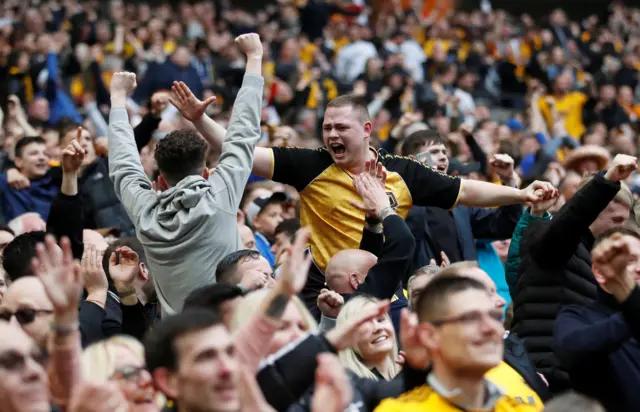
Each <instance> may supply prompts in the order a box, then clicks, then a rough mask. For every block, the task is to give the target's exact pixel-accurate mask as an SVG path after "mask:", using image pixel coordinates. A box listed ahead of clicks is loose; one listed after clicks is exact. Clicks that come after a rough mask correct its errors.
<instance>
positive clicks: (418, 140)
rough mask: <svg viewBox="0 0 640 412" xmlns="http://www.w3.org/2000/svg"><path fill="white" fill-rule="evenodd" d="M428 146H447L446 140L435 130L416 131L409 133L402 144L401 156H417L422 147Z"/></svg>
mask: <svg viewBox="0 0 640 412" xmlns="http://www.w3.org/2000/svg"><path fill="white" fill-rule="evenodd" d="M426 144H428V145H429V146H431V145H436V144H443V145H445V146H447V139H445V138H444V136H442V135H441V134H440V133H438V132H437V131H435V130H432V129H428V130H418V131H417V132H413V133H411V134H410V135H409V136H407V138H406V139H405V140H404V142H403V143H402V152H401V154H402V156H409V155H413V156H415V155H417V154H420V149H421V148H422V146H424V145H426Z"/></svg>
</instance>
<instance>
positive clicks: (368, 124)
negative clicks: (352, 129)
mask: <svg viewBox="0 0 640 412" xmlns="http://www.w3.org/2000/svg"><path fill="white" fill-rule="evenodd" d="M372 131H373V125H372V124H371V122H366V123H365V124H364V132H365V133H366V136H365V137H369V136H371V132H372Z"/></svg>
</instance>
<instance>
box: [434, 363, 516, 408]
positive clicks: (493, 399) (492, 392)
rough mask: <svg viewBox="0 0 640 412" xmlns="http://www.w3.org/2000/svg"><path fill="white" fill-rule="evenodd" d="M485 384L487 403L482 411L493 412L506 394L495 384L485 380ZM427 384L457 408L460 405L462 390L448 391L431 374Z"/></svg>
mask: <svg viewBox="0 0 640 412" xmlns="http://www.w3.org/2000/svg"><path fill="white" fill-rule="evenodd" d="M484 383H485V403H484V405H483V406H482V409H487V410H493V407H494V406H495V404H496V403H497V402H498V400H499V399H500V398H502V397H503V396H504V392H503V391H502V389H501V388H500V387H499V386H497V385H495V384H494V383H493V382H491V381H489V380H487V379H484ZM427 384H428V385H429V386H430V387H431V388H432V389H433V390H434V391H436V392H437V393H438V394H439V395H440V396H442V397H443V398H445V399H446V400H448V401H449V402H451V403H453V404H454V405H457V406H462V405H460V400H461V395H462V390H461V389H460V388H455V389H451V390H449V389H447V388H446V387H445V386H444V385H443V384H442V383H440V381H439V380H438V378H436V376H435V375H434V374H433V372H431V373H430V374H429V376H427Z"/></svg>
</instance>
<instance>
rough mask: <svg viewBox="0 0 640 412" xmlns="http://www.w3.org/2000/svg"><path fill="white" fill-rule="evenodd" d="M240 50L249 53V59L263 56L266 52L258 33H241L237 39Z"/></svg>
mask: <svg viewBox="0 0 640 412" xmlns="http://www.w3.org/2000/svg"><path fill="white" fill-rule="evenodd" d="M235 42H236V44H237V45H238V47H239V48H240V51H241V52H243V53H244V54H246V55H247V58H249V59H255V58H259V59H261V58H262V55H263V53H264V51H263V49H262V42H261V41H260V36H259V35H258V34H257V33H248V34H241V35H240V36H238V37H236V39H235Z"/></svg>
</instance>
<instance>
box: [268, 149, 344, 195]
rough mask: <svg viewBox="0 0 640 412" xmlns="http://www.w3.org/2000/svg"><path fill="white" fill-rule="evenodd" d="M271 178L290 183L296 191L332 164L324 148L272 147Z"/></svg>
mask: <svg viewBox="0 0 640 412" xmlns="http://www.w3.org/2000/svg"><path fill="white" fill-rule="evenodd" d="M271 153H272V155H273V159H272V164H271V166H272V174H271V179H272V180H274V181H276V182H279V183H284V184H287V185H291V186H293V187H295V188H296V190H297V191H298V192H301V191H303V190H304V188H305V187H307V185H309V183H311V182H312V181H313V179H315V178H316V177H318V175H320V174H321V173H322V172H323V171H324V170H325V169H326V168H328V167H329V166H331V164H333V159H331V155H330V154H329V152H327V150H326V149H316V150H314V149H304V148H299V147H274V148H272V149H271Z"/></svg>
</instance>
